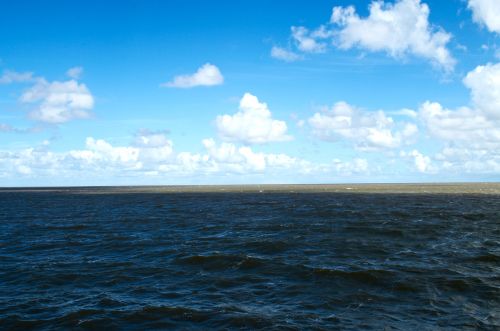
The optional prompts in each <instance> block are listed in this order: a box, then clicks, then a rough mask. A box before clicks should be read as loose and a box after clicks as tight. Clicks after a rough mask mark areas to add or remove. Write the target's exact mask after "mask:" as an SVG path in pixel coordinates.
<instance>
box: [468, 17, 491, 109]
mask: <svg viewBox="0 0 500 331" xmlns="http://www.w3.org/2000/svg"><path fill="white" fill-rule="evenodd" d="M499 21H500V16H499ZM464 84H465V86H467V87H468V88H469V89H470V90H471V96H472V102H473V103H474V106H475V107H476V108H477V109H478V110H480V111H481V112H483V113H484V114H485V115H487V116H489V117H494V118H500V63H497V64H487V65H484V66H478V67H477V68H476V69H474V70H473V71H471V72H469V73H468V74H467V76H466V77H465V79H464Z"/></svg>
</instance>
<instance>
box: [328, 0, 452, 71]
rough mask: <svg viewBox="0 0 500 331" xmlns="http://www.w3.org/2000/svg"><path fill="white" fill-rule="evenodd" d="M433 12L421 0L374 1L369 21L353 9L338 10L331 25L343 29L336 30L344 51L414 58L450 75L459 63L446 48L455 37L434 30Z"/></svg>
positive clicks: (339, 44) (334, 11) (334, 9)
mask: <svg viewBox="0 0 500 331" xmlns="http://www.w3.org/2000/svg"><path fill="white" fill-rule="evenodd" d="M429 12H430V10H429V7H428V6H427V4H425V3H421V2H420V0H398V1H396V2H395V3H394V4H391V3H385V2H384V1H373V2H372V3H371V4H370V7H369V15H368V17H366V18H362V17H360V16H359V15H358V14H357V13H356V10H355V8H354V7H352V6H349V7H334V8H333V11H332V16H331V23H332V24H335V25H337V26H339V27H340V29H339V30H336V41H337V43H338V46H339V47H340V48H343V49H349V48H352V47H356V46H357V47H359V48H361V49H365V50H369V51H384V52H387V53H388V54H389V55H390V56H392V57H396V58H400V57H402V56H405V55H406V54H412V55H415V56H419V57H422V58H425V59H428V60H430V61H432V62H433V63H434V64H436V65H438V66H440V67H442V68H443V69H445V70H446V71H450V70H452V69H453V67H454V65H455V63H456V60H455V59H454V58H453V57H452V56H451V54H450V52H449V50H448V48H447V47H446V45H447V43H448V42H449V40H450V39H451V35H450V34H449V33H447V32H445V31H444V30H442V29H435V28H433V27H432V26H431V24H430V23H429V20H428V19H429Z"/></svg>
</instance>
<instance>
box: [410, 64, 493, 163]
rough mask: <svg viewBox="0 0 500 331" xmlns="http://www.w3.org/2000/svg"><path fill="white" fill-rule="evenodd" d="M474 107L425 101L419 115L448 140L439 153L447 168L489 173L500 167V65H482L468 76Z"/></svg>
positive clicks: (432, 131) (434, 133) (432, 132)
mask: <svg viewBox="0 0 500 331" xmlns="http://www.w3.org/2000/svg"><path fill="white" fill-rule="evenodd" d="M464 84H465V86H467V87H468V88H469V89H470V92H471V99H472V100H471V101H472V102H471V104H472V107H468V106H463V107H459V108H458V109H447V108H445V107H444V106H442V105H441V104H440V103H437V102H430V101H427V102H424V103H423V104H422V106H421V107H420V110H419V118H420V120H421V122H422V123H423V125H424V127H425V128H426V130H427V131H428V133H429V134H430V135H431V136H432V137H435V138H438V139H440V140H441V141H443V142H444V145H445V146H444V148H443V150H442V151H441V152H440V153H438V154H437V155H436V160H438V161H439V162H440V167H441V169H443V170H449V171H456V172H459V171H464V172H471V173H473V172H476V173H487V172H495V171H498V169H499V168H500V155H499V152H498V151H500V110H499V105H500V64H487V65H485V66H478V67H477V68H476V69H474V70H472V71H471V72H469V73H468V74H467V75H466V77H465V78H464Z"/></svg>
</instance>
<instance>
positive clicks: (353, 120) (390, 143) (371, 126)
mask: <svg viewBox="0 0 500 331" xmlns="http://www.w3.org/2000/svg"><path fill="white" fill-rule="evenodd" d="M308 124H309V126H310V128H311V130H312V133H313V135H314V136H316V137H318V138H319V139H321V140H325V141H337V140H339V139H340V138H344V139H348V140H349V141H352V142H353V143H354V145H355V146H356V148H357V149H359V150H364V151H371V150H381V149H391V148H397V147H399V146H401V145H402V144H403V143H405V142H406V141H409V140H411V139H412V138H413V137H414V136H415V135H416V134H417V132H418V128H417V126H416V125H415V124H412V123H405V124H404V125H403V126H402V128H400V129H399V130H396V128H397V125H396V124H395V122H394V120H393V119H392V118H391V117H388V116H387V115H386V114H385V113H384V112H383V111H377V112H366V111H362V110H360V109H357V108H355V107H353V106H351V105H349V104H348V103H346V102H337V103H336V104H335V105H334V106H333V107H331V108H324V109H323V110H322V111H320V112H316V113H315V114H314V115H313V116H312V117H310V118H309V119H308Z"/></svg>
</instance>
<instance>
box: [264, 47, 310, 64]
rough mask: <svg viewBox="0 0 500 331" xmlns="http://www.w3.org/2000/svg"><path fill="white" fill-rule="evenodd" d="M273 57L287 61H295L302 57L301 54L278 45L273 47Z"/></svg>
mask: <svg viewBox="0 0 500 331" xmlns="http://www.w3.org/2000/svg"><path fill="white" fill-rule="evenodd" d="M271 57H273V58H275V59H278V60H282V61H285V62H295V61H298V60H300V59H302V56H300V55H299V54H297V53H295V52H292V51H290V50H287V49H284V48H281V47H278V46H273V48H271Z"/></svg>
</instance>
